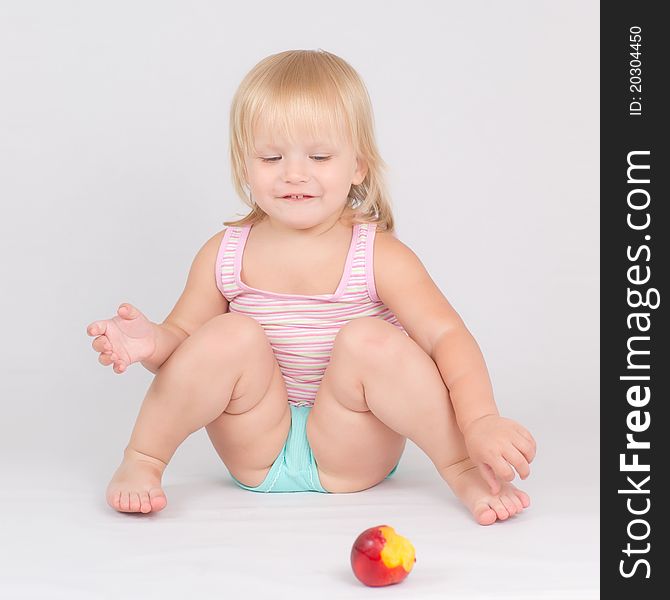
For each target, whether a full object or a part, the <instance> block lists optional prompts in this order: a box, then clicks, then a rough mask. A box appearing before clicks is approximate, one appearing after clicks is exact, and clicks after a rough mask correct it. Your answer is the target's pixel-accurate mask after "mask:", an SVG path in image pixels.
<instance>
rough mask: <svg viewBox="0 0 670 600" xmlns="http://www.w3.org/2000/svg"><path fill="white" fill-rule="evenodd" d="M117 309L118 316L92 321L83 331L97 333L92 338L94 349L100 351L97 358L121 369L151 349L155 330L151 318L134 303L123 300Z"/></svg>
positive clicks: (154, 340)
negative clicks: (123, 302)
mask: <svg viewBox="0 0 670 600" xmlns="http://www.w3.org/2000/svg"><path fill="white" fill-rule="evenodd" d="M117 312H118V315H119V316H117V317H113V318H112V319H106V320H104V321H94V322H93V323H91V324H90V325H89V326H88V327H87V328H86V333H88V335H97V336H98V337H96V338H95V339H94V340H93V349H94V350H95V351H97V352H100V357H99V358H98V361H99V362H100V363H101V364H103V365H105V366H107V365H110V364H112V363H113V364H114V371H115V372H116V373H123V372H124V371H125V370H126V369H127V368H128V366H129V365H131V364H132V363H134V362H141V361H143V360H146V359H147V358H149V357H150V356H151V355H152V354H153V353H154V351H155V350H156V333H155V331H154V328H153V324H152V323H151V321H149V319H147V318H146V317H145V316H144V315H143V314H142V313H141V312H140V311H139V310H138V309H137V308H135V307H134V306H131V305H130V304H122V305H121V306H119V309H118V311H117Z"/></svg>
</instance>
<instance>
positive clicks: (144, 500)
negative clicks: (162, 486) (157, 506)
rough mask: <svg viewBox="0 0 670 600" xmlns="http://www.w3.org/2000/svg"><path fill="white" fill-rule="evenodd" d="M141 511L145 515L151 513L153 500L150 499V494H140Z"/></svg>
mask: <svg viewBox="0 0 670 600" xmlns="http://www.w3.org/2000/svg"><path fill="white" fill-rule="evenodd" d="M140 510H141V511H142V512H143V513H150V512H151V499H150V498H149V492H140Z"/></svg>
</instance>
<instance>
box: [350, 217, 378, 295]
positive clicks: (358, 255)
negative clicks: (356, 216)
mask: <svg viewBox="0 0 670 600" xmlns="http://www.w3.org/2000/svg"><path fill="white" fill-rule="evenodd" d="M376 229H377V224H376V223H360V224H359V226H358V239H357V240H356V247H355V250H354V254H353V258H352V261H351V267H350V272H349V282H348V285H347V289H346V290H345V292H344V294H343V296H342V297H343V298H346V299H347V300H349V301H353V302H370V301H372V302H378V301H379V298H378V297H377V292H376V289H375V284H374V270H373V248H374V239H375V232H376Z"/></svg>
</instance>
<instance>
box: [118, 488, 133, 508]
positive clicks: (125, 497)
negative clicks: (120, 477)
mask: <svg viewBox="0 0 670 600" xmlns="http://www.w3.org/2000/svg"><path fill="white" fill-rule="evenodd" d="M119 510H122V511H123V512H128V511H129V510H130V494H129V493H128V492H121V500H120V501H119Z"/></svg>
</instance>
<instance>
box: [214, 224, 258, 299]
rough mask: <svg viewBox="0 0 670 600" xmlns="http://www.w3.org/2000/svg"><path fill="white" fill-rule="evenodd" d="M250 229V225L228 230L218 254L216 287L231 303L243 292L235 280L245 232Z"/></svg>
mask: <svg viewBox="0 0 670 600" xmlns="http://www.w3.org/2000/svg"><path fill="white" fill-rule="evenodd" d="M250 228H251V226H250V225H245V226H243V227H228V228H226V230H225V232H224V234H223V239H222V240H221V245H220V246H219V251H218V253H217V257H216V271H215V275H216V286H217V287H218V288H219V291H220V292H221V293H222V294H223V295H224V297H225V298H226V300H228V301H229V302H230V301H231V300H232V299H233V298H235V296H237V295H238V294H239V293H240V292H241V291H242V290H241V289H240V288H239V287H238V285H237V282H236V280H235V265H236V262H237V261H239V260H240V257H239V256H238V252H239V248H240V240H241V239H242V235H243V234H244V230H245V229H250Z"/></svg>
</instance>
